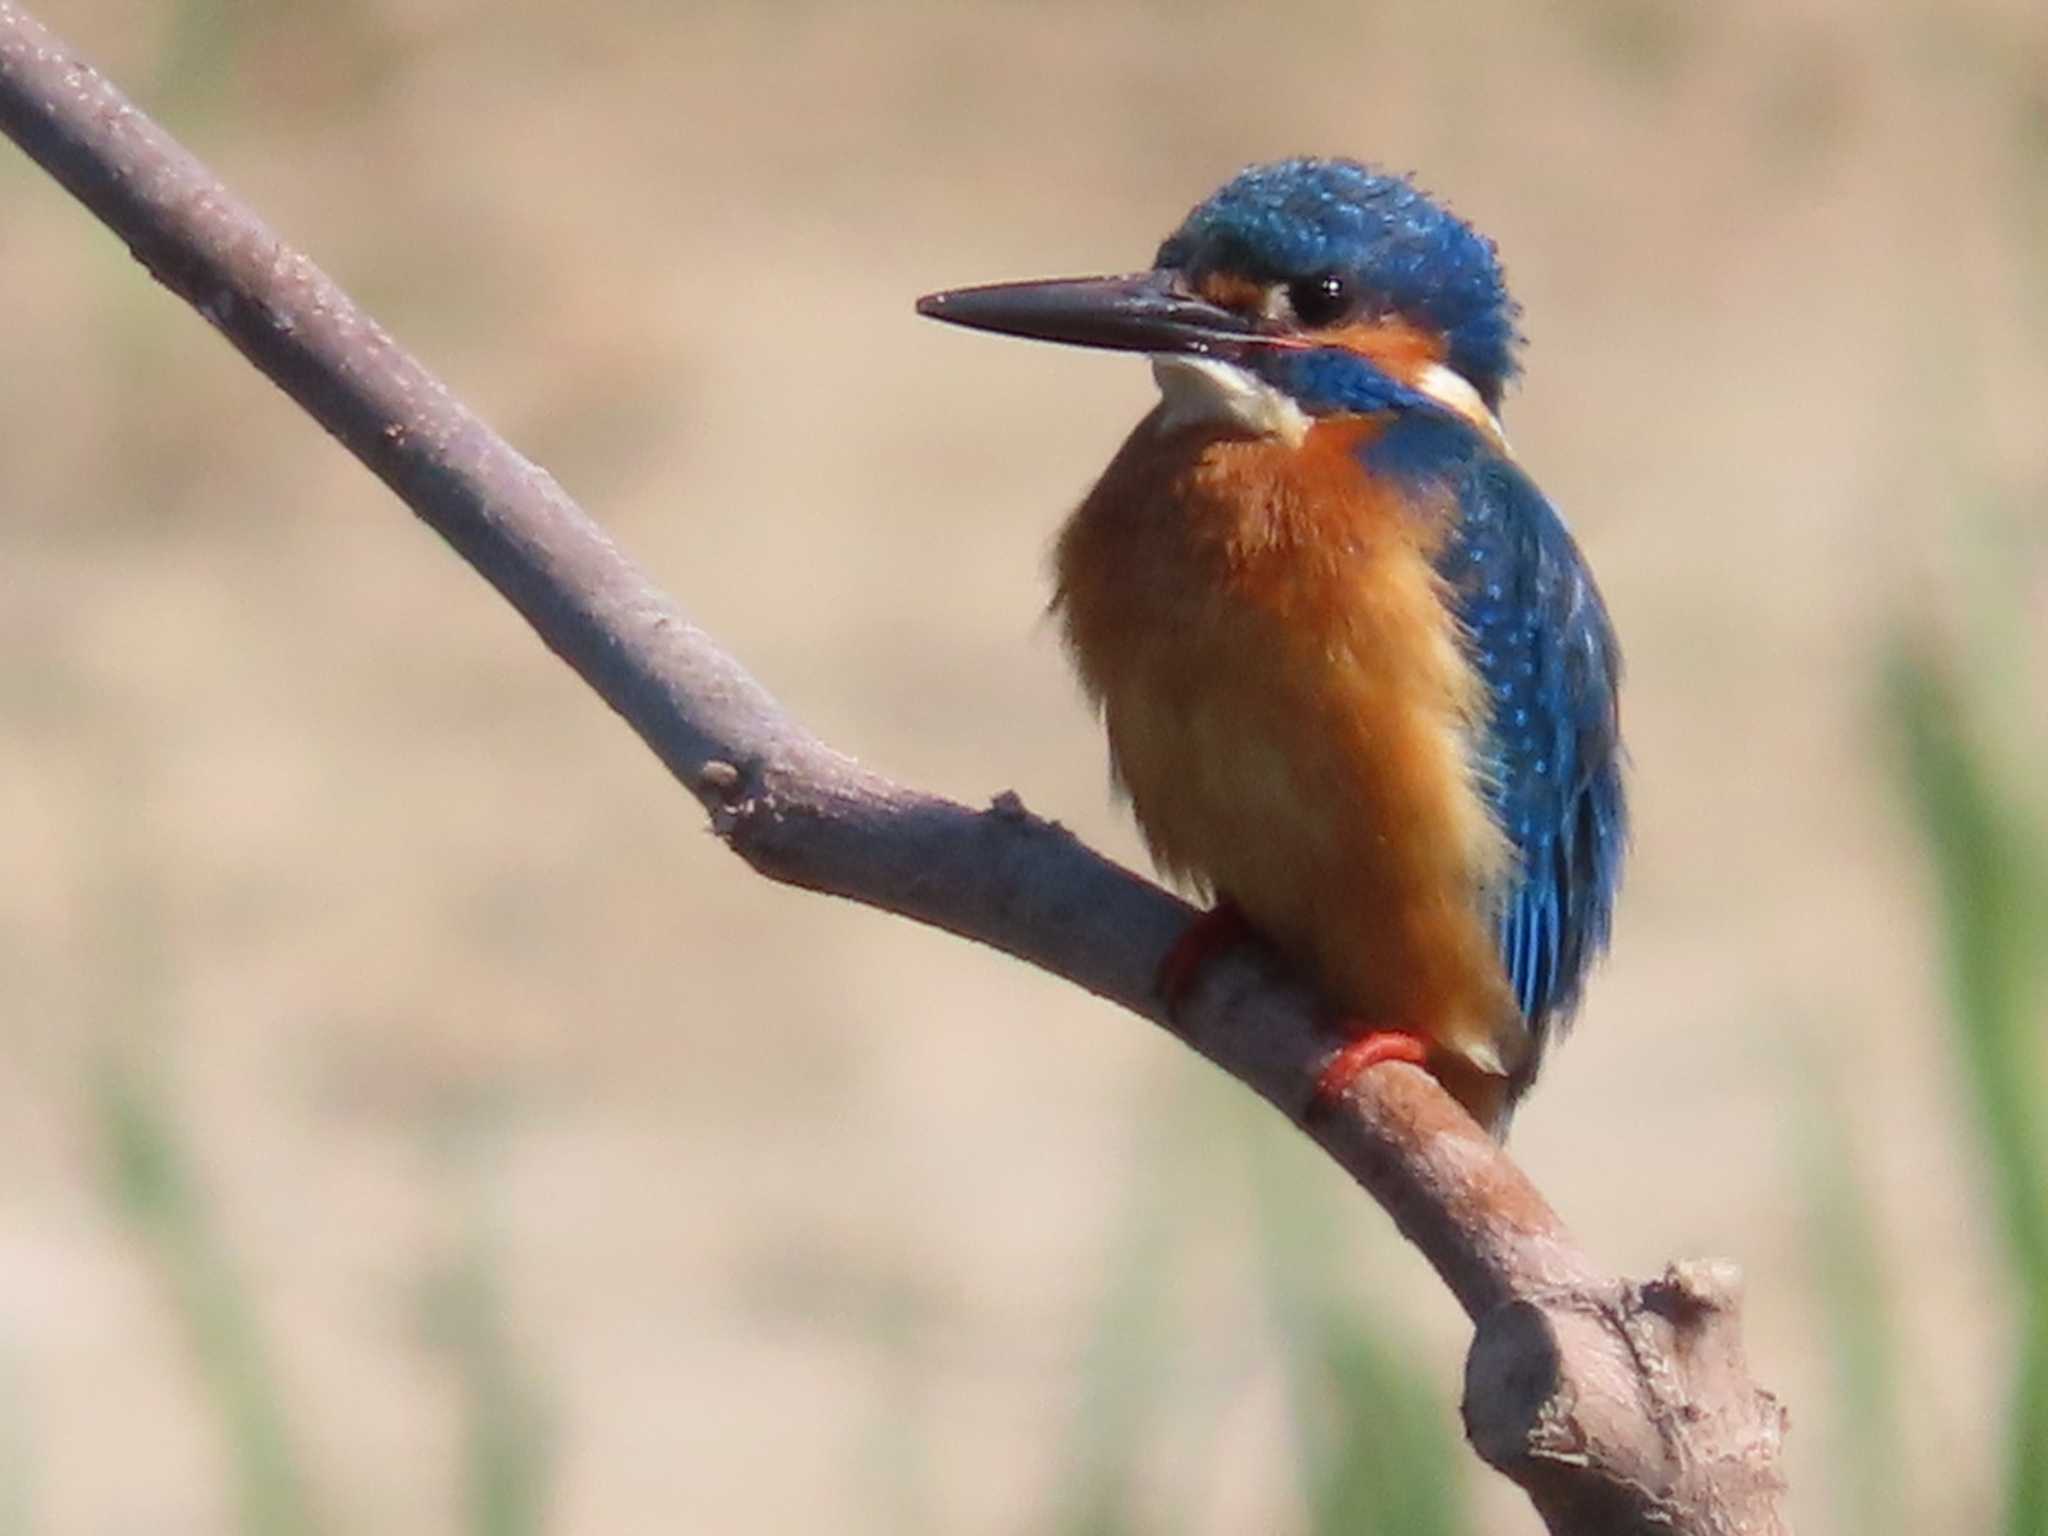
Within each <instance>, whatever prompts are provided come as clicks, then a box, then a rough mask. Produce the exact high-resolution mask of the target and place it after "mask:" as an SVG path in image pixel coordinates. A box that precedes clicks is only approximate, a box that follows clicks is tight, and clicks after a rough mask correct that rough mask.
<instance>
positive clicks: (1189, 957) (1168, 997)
mask: <svg viewBox="0 0 2048 1536" xmlns="http://www.w3.org/2000/svg"><path fill="white" fill-rule="evenodd" d="M1256 936H1257V930H1256V929H1254V928H1253V927H1252V925H1251V920H1250V919H1249V918H1247V917H1246V916H1245V915H1244V913H1243V912H1242V911H1240V910H1239V908H1238V905H1237V903H1236V902H1234V901H1231V900H1229V899H1228V898H1227V897H1226V898H1225V899H1224V900H1222V901H1219V902H1217V903H1216V905H1215V906H1213V907H1211V908H1210V909H1209V910H1208V911H1206V912H1204V913H1202V914H1201V915H1200V916H1198V917H1196V918H1195V920H1194V921H1193V922H1191V923H1189V924H1188V925H1187V927H1185V928H1183V929H1181V931H1180V937H1179V938H1177V939H1175V940H1174V941H1173V948H1171V949H1169V950H1168V951H1167V952H1166V958H1165V959H1164V960H1162V961H1160V962H1159V977H1158V981H1157V983H1156V984H1157V986H1158V988H1159V995H1160V996H1161V997H1162V998H1164V999H1165V1001H1166V1011H1167V1013H1168V1014H1176V1013H1179V1012H1180V1005H1181V1004H1182V1003H1183V1002H1185V1001H1186V1000H1187V995H1188V993H1189V992H1190V991H1192V990H1193V989H1194V985H1195V978H1196V977H1197V976H1199V975H1201V973H1202V968H1203V967H1204V966H1206V965H1207V964H1208V963H1209V962H1210V961H1211V960H1213V959H1215V958H1216V956H1218V955H1220V954H1222V953H1223V951H1225V950H1226V949H1235V948H1236V947H1237V946H1238V945H1240V944H1242V943H1244V942H1245V941H1246V940H1247V939H1251V938H1255V937H1256Z"/></svg>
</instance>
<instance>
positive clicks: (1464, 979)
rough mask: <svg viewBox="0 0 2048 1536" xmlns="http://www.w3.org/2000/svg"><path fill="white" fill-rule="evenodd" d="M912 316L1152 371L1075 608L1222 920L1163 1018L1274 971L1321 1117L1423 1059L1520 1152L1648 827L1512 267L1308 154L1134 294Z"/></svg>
mask: <svg viewBox="0 0 2048 1536" xmlns="http://www.w3.org/2000/svg"><path fill="white" fill-rule="evenodd" d="M918 309H919V311H920V313H922V314H925V315H928V316H930V317H932V318H934V319H938V320H945V321H950V322H952V323H954V324H957V325H964V326H970V327H974V328H976V329H980V330H986V331H996V332H1001V333H1004V334H1007V335H1012V336H1023V337H1031V338H1036V339H1039V340H1044V341H1054V342H1064V343H1068V344H1070V345H1075V346H1082V347H1095V348H1106V349H1109V350H1112V351H1120V352H1137V353H1142V354H1145V355H1147V356H1148V357H1149V358H1150V360H1151V364H1152V373H1153V377H1154V379H1155V380H1156V381H1157V384H1158V387H1159V400H1158V403H1157V404H1156V405H1155V406H1154V407H1153V408H1152V410H1151V411H1150V413H1149V414H1148V415H1146V416H1145V417H1144V419H1143V420H1142V421H1140V422H1139V423H1138V425H1137V427H1136V428H1135V429H1134V430H1133V431H1132V432H1131V434H1130V436H1129V437H1128V438H1127V439H1126V440H1125V442H1124V444H1123V446H1122V447H1121V448H1120V449H1119V450H1118V451H1117V453H1116V456H1115V457H1114V459H1112V460H1111V462H1110V464H1109V467H1108V469H1107V470H1105V471H1104V472H1103V474H1102V477H1101V479H1100V480H1099V481H1098V482H1097V483H1096V485H1095V487H1094V489H1093V490H1092V491H1091V492H1090V493H1089V494H1088V496H1087V497H1086V499H1085V500H1084V501H1082V503H1081V505H1080V508H1079V510H1078V511H1076V512H1075V513H1074V514H1073V515H1072V517H1071V518H1070V519H1069V520H1068V521H1067V523H1066V525H1065V527H1064V528H1063V530H1062V531H1061V533H1060V535H1059V539H1058V543H1057V545H1056V550H1055V555H1054V562H1053V563H1054V567H1055V575H1056V585H1055V594H1054V597H1053V600H1052V607H1053V610H1054V611H1055V612H1056V613H1057V615H1058V617H1059V620H1060V623H1061V625H1062V628H1063V630H1064V633H1065V638H1066V641H1067V645H1068V648H1069V650H1070V651H1071V653H1072V657H1073V660H1074V662H1075V665H1076V667H1077V670H1078V671H1079V673H1080V677H1081V680H1082V683H1083V685H1084V687H1085V688H1086V691H1087V692H1088V694H1089V695H1090V697H1091V698H1092V700H1093V701H1094V702H1095V704H1096V705H1097V706H1098V708H1099V709H1100V712H1101V715H1102V718H1103V722H1104V725H1105V728H1106V730H1107V733H1108V737H1109V750H1110V761H1111V769H1112V774H1113V778H1114V781H1115V783H1116V784H1117V785H1118V786H1119V788H1120V789H1121V790H1122V791H1123V792H1124V793H1125V794H1126V795H1127V796H1128V798H1129V801H1130V805H1131V808H1132V811H1133V813H1134V814H1135V816H1136V818H1137V821H1138V824H1139V827H1140V829H1141V830H1142V832H1143V833H1144V836H1145V840H1146V842H1147V844H1148V846H1149V847H1150V849H1151V852H1152V854H1153V857H1154V860H1155V861H1156V863H1157V864H1158V865H1159V866H1160V868H1161V870H1162V871H1163V872H1164V873H1165V874H1166V875H1167V876H1168V877H1169V878H1172V879H1175V880H1177V881H1178V882H1180V883H1181V884H1183V885H1184V886H1186V887H1188V888H1191V889H1193V890H1194V891H1195V892H1197V893H1198V894H1199V895H1202V896H1205V897H1207V898H1210V899H1212V900H1213V906H1211V907H1210V909H1209V910H1208V911H1207V912H1206V914H1205V915H1203V916H1201V917H1198V918H1197V919H1196V920H1195V921H1194V922H1193V923H1192V924H1191V925H1190V927H1189V928H1188V929H1187V931H1186V932H1185V933H1184V934H1183V935H1182V936H1181V939H1180V940H1179V942H1178V943H1176V944H1175V945H1174V946H1173V948H1172V950H1171V952H1170V953H1169V954H1168V956H1167V959H1166V961H1165V962H1164V964H1163V965H1162V967H1161V971H1160V987H1161V990H1162V992H1163V993H1164V994H1165V1000H1166V1002H1167V1004H1168V1006H1169V1007H1170V1008H1171V1007H1175V1006H1178V1004H1179V1003H1180V1002H1181V1001H1182V1000H1183V997H1184V994H1185V992H1186V990H1187V988H1188V986H1189V985H1190V983H1191V980H1192V978H1193V977H1194V976H1195V975H1196V974H1198V973H1199V970H1200V968H1201V966H1202V964H1204V963H1205V962H1206V960H1207V959H1208V958H1209V957H1210V956H1212V955H1213V954H1214V953H1216V952H1217V951H1218V950H1219V949H1220V948H1222V947H1225V946H1228V945H1230V944H1234V943H1237V942H1240V941H1243V940H1246V939H1249V938H1252V937H1257V938H1262V939H1264V940H1265V941H1266V942H1267V943H1268V944H1269V945H1270V946H1271V947H1272V948H1273V949H1275V950H1277V951H1278V952H1279V954H1280V955H1281V956H1282V957H1283V958H1284V959H1285V960H1286V961H1287V962H1289V963H1290V964H1291V965H1292V967H1294V968H1295V969H1297V970H1298V971H1299V972H1300V973H1301V975H1302V977H1303V979H1304V980H1306V981H1307V982H1308V983H1309V984H1310V985H1311V986H1312V987H1313V988H1314V990H1315V992H1316V993H1317V995H1318V996H1319V998H1320V1001H1321V1005H1322V1008H1323V1009H1324V1011H1325V1016H1326V1019H1327V1021H1328V1023H1329V1024H1330V1026H1331V1028H1332V1031H1333V1040H1334V1042H1335V1045H1334V1048H1333V1051H1332V1053H1331V1055H1330V1057H1329V1058H1328V1061H1327V1064H1326V1066H1325V1067H1324V1068H1323V1070H1322V1072H1321V1075H1320V1077H1319V1079H1318V1082H1317V1087H1316V1093H1315V1098H1314V1100H1313V1101H1312V1102H1313V1103H1314V1104H1324V1105H1327V1104H1329V1103H1332V1102H1334V1101H1336V1100H1337V1099H1340V1098H1341V1097H1342V1096H1344V1095H1345V1094H1347V1093H1349V1092H1350V1091H1351V1089H1352V1088H1353V1086H1354V1085H1355V1084H1356V1082H1357V1081H1358V1078H1359V1076H1360V1074H1362V1073H1364V1072H1366V1071H1368V1070H1370V1069H1372V1068H1373V1067H1374V1066H1375V1065H1377V1064H1378V1063H1381V1062H1387V1061H1409V1062H1414V1063H1417V1064H1419V1065H1421V1066H1424V1067H1425V1068H1426V1069H1427V1070H1429V1071H1430V1072H1431V1073H1432V1074H1434V1075H1435V1076H1436V1078H1437V1079H1438V1080H1439V1081H1440V1082H1441V1083H1442V1084H1443V1085H1444V1087H1445V1088H1446V1089H1447V1090H1448V1091H1449V1092H1450V1093H1451V1095H1452V1096H1453V1097H1454V1098H1456V1099H1457V1100H1458V1101H1459V1102H1460V1103H1461V1104H1463V1105H1464V1106H1465V1108H1466V1109H1467V1110H1469V1111H1470V1112H1471V1114H1472V1115H1473V1117H1474V1118H1475V1119H1477V1120H1478V1121H1479V1122H1480V1123H1481V1124H1482V1125H1484V1126H1486V1127H1487V1128H1488V1129H1489V1130H1490V1131H1492V1133H1493V1134H1494V1135H1495V1136H1497V1137H1498V1136H1504V1135H1505V1134H1506V1130H1507V1125H1508V1121H1509V1118H1510V1116H1511V1115H1512V1113H1513V1110H1514V1108H1515V1105H1516V1103H1517V1101H1518V1100H1519V1099H1520V1098H1521V1096H1522V1095H1523V1094H1524V1093H1525V1092H1526V1091H1527V1090H1528V1088H1529V1086H1530V1085H1531V1083H1533V1082H1534V1081H1535V1078H1536V1074H1537V1069H1538V1067H1539V1066H1540V1065H1541V1063H1542V1061H1543V1056H1544V1048H1545V1045H1546V1043H1547V1042H1548V1041H1549V1040H1550V1039H1551V1038H1553V1036H1555V1035H1557V1034H1559V1033H1561V1032H1562V1029H1563V1027H1564V1026H1565V1025H1566V1024H1567V1023H1568V1022H1569V1021H1570V1018H1571V1015H1572V1013H1573V1011H1574V1009H1575V1008H1576V1006H1577V1004H1578V1001H1579V998H1580V994H1581V991H1582V989H1583V985H1584V981H1585V977H1586V972H1587V969H1588V967H1589V966H1590V965H1591V963H1592V961H1593V960H1594V958H1595V957H1596V956H1597V955H1598V954H1599V953H1600V952H1601V951H1602V950H1603V949H1604V948H1605V947H1606V944H1607V940H1608V935H1609V931H1610V927H1611V922H1612V917H1613V912H1614V904H1615V897H1616V893H1617V889H1618V886H1619V882H1620V875H1621V866H1622V860H1623V854H1624V848H1625V844H1626V840H1627V802H1626V792H1625V787H1624V783H1623V774H1622V768H1623V764H1622V752H1621V742H1620V726H1619V712H1618V702H1617V700H1618V695H1617V689H1618V686H1619V682H1620V675H1621V661H1620V652H1619V649H1618V647H1617V644H1616V641H1615V636H1614V630H1613V627H1612V624H1611V623H1610V621H1609V618H1608V615H1607V610H1606V607H1605V605H1604V603H1603V602H1602V600H1601V596H1600V592H1599V589H1598V588H1597V586H1596V585H1595V584H1594V580H1593V575H1592V572H1591V570H1590V569H1589V568H1588V566H1587V564H1586V560H1585V558H1584V556H1583V555H1582V554H1581V553H1580V551H1579V548H1578V545H1577V544H1576V543H1575V542H1574V540H1573V538H1572V535H1571V533H1570V531H1569V530H1568V529H1567V527H1566V525H1565V521H1564V519H1563V517H1562V516H1561V515H1560V514H1559V513H1558V511H1557V509H1556V508H1555V507H1553V506H1552V505H1551V503H1550V502H1549V500H1547V499H1546V498H1545V497H1544V495H1543V493H1542V492H1541V491H1540V490H1539V489H1537V486H1536V483H1535V481H1534V480H1532V479H1531V478H1530V477H1529V475H1528V473H1527V472H1526V471H1525V470H1524V469H1523V468H1522V467H1521V465H1520V464H1519V463H1518V462H1517V460H1516V458H1515V456H1514V454H1513V452H1512V451H1511V450H1510V449H1509V446H1508V440H1507V437H1506V435H1505V434H1504V433H1503V431H1502V429H1501V423H1500V411H1501V400H1502V396H1503V394H1504V393H1505V391H1506V390H1507V387H1508V385H1509V384H1510V383H1511V382H1512V381H1513V380H1514V379H1515V377H1516V375H1517V373H1518V372H1519V367H1520V364H1519V360H1518V349H1519V346H1520V343H1521V337H1520V335H1519V334H1518V331H1517V323H1518V319H1519V316H1520V309H1519V306H1518V305H1517V304H1516V303H1515V301H1514V300H1513V299H1512V298H1511V297H1510V296H1509V293H1508V290H1507V285H1506V282H1505V279H1504V277H1503V274H1502V269H1501V264H1500V260H1499V256H1498V254H1497V252H1496V249H1495V247H1494V245H1493V242H1492V241H1490V240H1488V239H1487V238H1486V237H1484V236H1483V235H1481V234H1479V233H1478V232H1477V231H1476V230H1474V229H1473V228H1472V227H1471V226H1470V225H1468V224H1466V223H1465V222H1464V221H1462V220H1461V219H1459V218H1458V217H1456V216H1455V215H1454V214H1452V213H1451V212H1450V211H1449V210H1447V209H1446V208H1445V207H1443V206H1442V205H1441V204H1439V203H1438V202H1436V201H1434V200H1433V199H1432V198H1430V197H1429V196H1428V195H1427V194H1426V193H1424V192H1423V191H1422V190H1420V189H1419V188H1418V187H1417V186H1416V185H1415V183H1414V182H1413V181H1412V180H1411V179H1410V178H1408V177H1404V176H1398V175H1391V174H1386V173H1383V172H1381V171H1378V170H1375V169H1373V168H1371V167H1369V166H1366V165H1363V164H1360V163H1359V162H1357V161H1354V160H1346V159H1321V158H1300V159H1290V160H1282V161H1278V162H1275V163H1272V164H1265V165H1255V166H1252V167H1250V168H1249V169H1247V170H1245V171H1242V172H1241V173H1239V174H1238V175H1237V176H1236V177H1235V178H1233V179H1232V180H1231V181H1229V182H1228V183H1226V184H1225V185H1224V186H1223V187H1222V188H1221V189H1220V190H1218V191H1217V192H1215V193H1214V194H1213V195H1212V196H1210V197H1209V198H1208V199H1207V200H1206V201H1205V202H1203V203H1201V204H1199V205H1198V206H1196V207H1195V209H1194V210H1193V211H1192V212H1191V213H1190V214H1189V215H1188V216H1187V218H1186V220H1185V221H1184V222H1183V223H1182V224H1181V226H1180V227H1179V228H1178V229H1176V230H1175V231H1174V232H1173V233H1172V234H1171V235H1169V236H1167V238H1166V240H1165V242H1164V243H1163V244H1162V245H1161V246H1160V247H1159V250H1158V254H1157V256H1156V257H1155V258H1154V260H1153V264H1152V266H1151V268H1150V270H1148V271H1144V272H1139V273H1135V274H1131V275H1126V276H1116V277H1085V278H1059V279H1046V280H1039V281H1030V282H1012V283H997V284H990V285H985V286H979V287H972V288H961V289H955V290H951V291H948V292H942V293H934V294H930V295H927V296H926V297H924V298H922V299H920V300H919V301H918Z"/></svg>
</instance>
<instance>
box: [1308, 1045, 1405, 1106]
mask: <svg viewBox="0 0 2048 1536" xmlns="http://www.w3.org/2000/svg"><path fill="white" fill-rule="evenodd" d="M1383 1061H1406V1062H1412V1063H1414V1064H1415V1065H1416V1066H1418V1067H1425V1066H1427V1065H1428V1063H1429V1042H1428V1041H1426V1040H1424V1039H1423V1038H1422V1037H1421V1036H1420V1035H1417V1034H1413V1033H1411V1032H1410V1031H1408V1030H1405V1029H1374V1030H1369V1031H1367V1032H1366V1033H1365V1034H1362V1035H1359V1036H1357V1037H1356V1038H1355V1039H1353V1040H1351V1041H1349V1042H1348V1043H1347V1044H1345V1045H1344V1046H1343V1047H1342V1048H1341V1049H1339V1050H1338V1052H1337V1054H1336V1055H1334V1056H1332V1057H1331V1058H1330V1060H1329V1062H1328V1063H1327V1064H1326V1065H1325V1066H1324V1068H1323V1070H1322V1072H1321V1073H1320V1074H1319V1075H1318V1076H1317V1077H1316V1086H1315V1091H1314V1092H1313V1093H1312V1094H1310V1096H1309V1114H1310V1115H1312V1116H1313V1115H1318V1114H1327V1113H1329V1112H1330V1111H1331V1110H1334V1109H1335V1108H1336V1107H1337V1106H1338V1105H1339V1104H1341V1103H1342V1102H1343V1101H1344V1099H1345V1097H1346V1095H1348V1094H1349V1093H1350V1092H1351V1087H1352V1084H1354V1083H1356V1082H1357V1081H1358V1080H1359V1078H1361V1077H1362V1076H1364V1075H1365V1073H1366V1072H1367V1071H1368V1070H1370V1069H1371V1068H1373V1067H1376V1066H1378V1065H1379V1064H1380V1063H1381V1062H1383Z"/></svg>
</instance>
